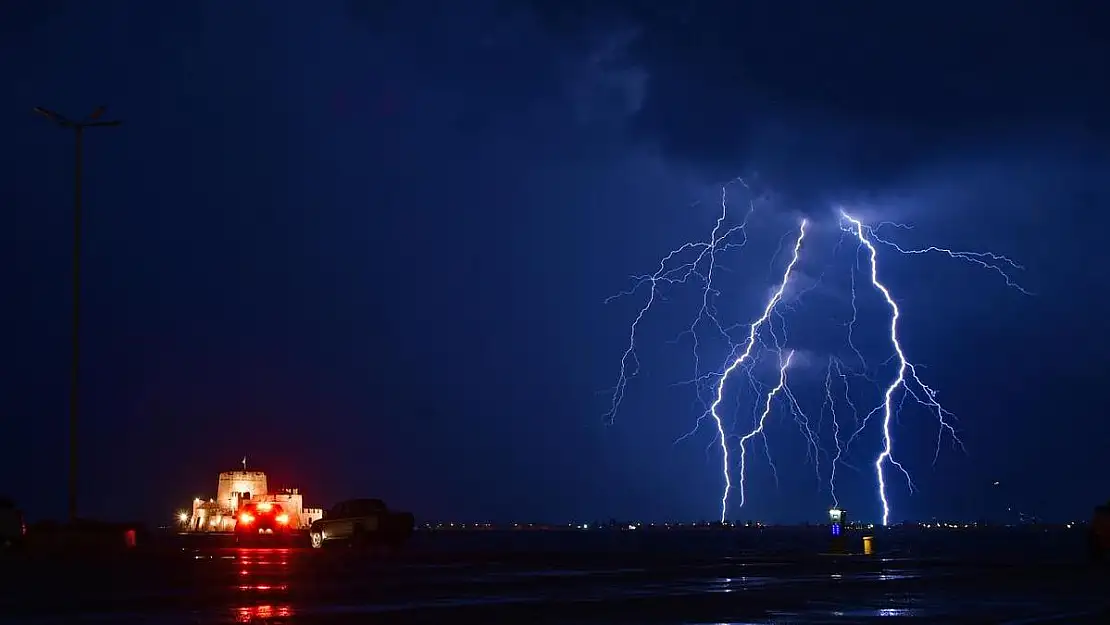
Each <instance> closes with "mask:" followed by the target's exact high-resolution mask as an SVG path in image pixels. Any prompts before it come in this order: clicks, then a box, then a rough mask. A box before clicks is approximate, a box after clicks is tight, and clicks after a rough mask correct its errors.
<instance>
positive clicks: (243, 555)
mask: <svg viewBox="0 0 1110 625" xmlns="http://www.w3.org/2000/svg"><path fill="white" fill-rule="evenodd" d="M290 555H291V550H290V549H282V548H239V549H236V550H235V556H236V557H235V559H236V563H237V564H238V565H239V566H238V567H237V568H238V569H239V571H238V573H239V574H238V575H237V576H236V577H238V579H237V580H236V582H237V583H233V585H234V586H235V588H236V589H238V591H239V592H240V593H247V594H245V595H244V596H242V597H241V601H243V602H244V603H247V604H248V605H240V606H237V607H234V608H232V612H233V614H234V618H235V622H237V623H255V622H263V621H271V620H275V619H277V620H278V622H281V621H284V620H285V619H288V618H290V617H292V616H293V614H294V611H293V606H291V605H289V604H288V603H278V601H281V600H282V599H285V598H286V597H284V596H283V594H284V593H287V592H288V591H289V584H288V583H286V582H288V580H289V577H288V576H289V573H290V571H289V557H290ZM247 576H249V577H247Z"/></svg>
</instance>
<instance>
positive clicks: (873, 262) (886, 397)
mask: <svg viewBox="0 0 1110 625" xmlns="http://www.w3.org/2000/svg"><path fill="white" fill-rule="evenodd" d="M840 214H841V216H842V217H843V218H844V219H845V220H847V221H848V223H849V224H851V230H852V231H853V232H854V234H855V235H856V237H857V238H858V239H859V242H860V244H861V245H863V246H864V247H865V248H867V256H868V260H869V264H870V269H871V272H870V273H871V285H872V286H874V287H875V289H877V290H878V291H879V293H881V294H882V296H883V299H885V300H886V303H887V306H889V307H890V342H891V345H892V346H893V347H894V353H895V356H896V358H897V360H898V371H897V374H896V375H895V376H894V380H893V381H892V382H891V383H890V385H889V386H887V388H886V391H885V392H884V393H883V402H882V404H881V410H882V414H883V422H882V445H883V449H882V451H881V452H880V453H879V455H878V457H877V458H875V473H876V476H877V478H878V481H879V499H880V501H881V502H882V505H883V525H886V524H887V523H888V521H889V519H890V503H889V501H888V500H887V496H886V480H885V477H884V475H883V465H885V464H886V463H890V464H891V465H892V466H894V467H896V468H897V469H898V470H899V471H901V472H902V474H903V475H904V476H905V477H906V481H907V483H908V484H909V485H910V488H911V489H912V488H913V480H912V478H910V474H909V472H908V471H906V469H905V467H903V466H902V465H901V464H899V463H898V461H897V460H895V458H894V440H893V438H892V436H891V433H890V424H891V421H892V420H893V418H894V413H895V408H894V394H895V393H896V392H897V391H898V390H899V389H903V390H904V391H905V392H907V393H909V394H911V395H912V396H913V397H914V398H915V399H917V400H918V401H919V402H921V403H924V404H926V405H928V406H930V407H931V408H933V409H934V410H935V411H936V413H937V418H938V419H939V420H940V424H941V427H943V428H944V429H946V430H948V431H949V433H950V434H951V435H952V437H953V438H954V439H955V440H956V441H959V438H958V437H956V430H955V428H953V427H952V425H951V424H949V423H948V421H947V420H946V417H947V416H950V415H951V413H950V412H948V411H947V410H945V409H944V408H943V407H942V406H941V405H940V404H939V403H937V401H936V398H935V397H936V393H935V391H933V390H932V389H931V388H929V387H928V386H926V385H925V384H924V383H922V382H921V380H920V378H918V377H917V370H916V369H915V368H914V365H913V364H912V363H911V362H910V361H909V360H908V359H907V358H906V354H905V352H904V351H903V349H902V343H901V342H900V341H899V339H898V319H899V318H900V317H901V315H902V311H901V310H899V308H898V304H897V303H895V301H894V298H893V297H892V296H891V294H890V291H889V290H888V289H887V287H886V286H885V285H884V284H883V283H882V282H880V281H879V265H878V252H877V251H876V250H875V246H874V244H872V242H871V240H870V239H868V237H867V235H866V234H865V228H864V226H863V224H862V223H861V222H860V221H859V220H858V219H856V218H854V217H852V216H851V215H849V214H848V213H846V212H844V211H841V213H840ZM907 375H908V377H909V378H910V379H912V380H913V381H914V382H915V383H916V384H917V386H918V387H919V388H920V389H921V390H922V391H923V392H924V399H922V398H921V396H919V395H917V394H916V393H914V392H913V391H912V390H910V389H908V388H907V387H906V378H907ZM872 412H875V411H872ZM865 421H866V419H865Z"/></svg>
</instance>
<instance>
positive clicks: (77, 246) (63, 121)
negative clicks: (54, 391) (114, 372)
mask: <svg viewBox="0 0 1110 625" xmlns="http://www.w3.org/2000/svg"><path fill="white" fill-rule="evenodd" d="M104 108H105V107H103V106H99V107H97V108H96V110H94V111H93V112H92V113H90V114H89V115H88V116H87V117H85V119H83V120H81V121H74V120H71V119H68V118H66V117H63V116H62V115H59V114H58V113H55V112H54V111H51V110H48V109H45V108H42V107H40V106H36V107H35V108H34V111H35V113H38V114H39V115H42V116H43V117H45V118H46V119H48V120H50V121H51V122H53V123H54V124H55V125H57V126H58V127H60V128H65V129H68V130H73V134H74V138H75V141H74V161H73V337H72V339H73V343H72V346H71V347H72V354H71V358H72V361H71V362H70V378H69V384H70V388H69V520H70V521H71V522H73V521H76V520H77V472H78V471H77V457H78V456H77V438H78V437H77V416H78V412H79V406H80V403H79V402H78V398H79V394H78V391H79V390H80V385H79V383H80V375H81V141H82V139H83V138H84V133H85V129H86V128H97V127H102V126H119V125H120V124H121V123H123V122H121V121H119V120H112V121H109V120H103V119H101V117H103V115H104Z"/></svg>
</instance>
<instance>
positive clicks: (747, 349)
mask: <svg viewBox="0 0 1110 625" xmlns="http://www.w3.org/2000/svg"><path fill="white" fill-rule="evenodd" d="M805 238H806V220H804V219H803V220H802V224H801V226H799V227H798V238H797V239H795V240H794V254H793V255H792V256H791V257H790V262H789V263H788V264H787V265H786V270H785V271H783V272H782V280H781V281H780V282H779V286H778V288H777V289H775V292H774V293H773V294H772V295H771V298H770V299H768V300H767V304H766V305H765V306H764V307H763V314H762V315H760V316H759V318H758V319H756V320H755V321H753V322H752V323H751V324H750V325H749V326H748V339H747V340H746V341H745V342H744V349H743V351H741V352H740V354H739V355H736V356H734V357H733V358H732V363H731V364H729V366H728V367H726V368H725V370H724V372H722V373H721V379H720V381H719V382H717V397H716V399H714V400H713V403H712V404H711V405H710V406H709V414H710V416H712V417H713V422H714V423H715V424H716V426H717V434H718V435H719V436H720V442H721V456H722V460H721V462H722V466H723V470H722V473H723V474H724V479H725V489H724V492H723V493H721V522H722V523H724V522H725V520H726V519H727V518H728V495H729V491H731V490H732V476H731V475H730V474H729V470H728V469H729V460H728V443H727V439H726V436H725V426H724V420H723V419H722V418H721V415H720V413H719V412H718V411H719V409H720V407H721V403H722V402H723V401H724V400H725V384H726V383H728V378H729V376H730V375H732V373H733V372H734V371H736V370H737V369H739V368H740V367H741V366H742V365H743V364H744V363H745V362H747V361H748V360H749V359H750V358H751V356H752V349H753V348H754V347H755V342H756V337H757V336H758V334H759V330H760V329H761V328H762V327H763V324H765V323H767V320H768V319H769V318H770V317H771V313H773V312H774V310H775V304H778V303H779V302H780V301H781V300H782V295H783V293H784V292H786V285H787V284H789V282H790V274H791V273H793V271H794V267H795V266H796V265H797V264H798V259H799V258H801V255H802V241H804V240H805ZM733 353H734V354H735V350H734V351H733ZM776 392H777V391H776ZM766 417H767V413H766V412H764V414H763V415H762V416H761V417H760V428H759V431H760V432H762V431H763V430H762V423H763V420H764V419H766ZM748 438H750V437H748ZM746 440H747V439H745V438H741V439H740V443H741V449H742V448H743V443H744V442H746ZM741 455H742V454H741ZM740 479H741V480H743V479H744V469H743V467H741V469H740ZM743 492H744V491H743V489H741V491H740V493H741V494H740V505H741V506H743V505H744V495H743Z"/></svg>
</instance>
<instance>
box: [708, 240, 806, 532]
mask: <svg viewBox="0 0 1110 625" xmlns="http://www.w3.org/2000/svg"><path fill="white" fill-rule="evenodd" d="M795 254H796V253H795ZM793 359H794V350H790V351H789V352H787V353H786V359H785V360H783V361H782V362H781V364H780V365H779V383H778V384H777V385H775V387H774V388H772V389H771V390H770V391H768V392H767V399H766V401H765V402H764V403H763V413H762V414H760V415H759V421H758V422H757V423H756V426H755V428H754V429H752V431H751V432H748V433H747V434H745V435H744V436H742V437H740V507H741V508H743V507H744V482H745V480H746V477H745V474H746V469H747V463H748V451H747V446H746V445H747V443H748V441H750V440H751V439H753V438H755V437H756V436H760V435H762V434H763V426H764V425H765V424H766V423H767V416H768V415H770V414H771V402H772V401H773V400H774V399H775V395H778V394H779V392H781V391H782V389H784V388H786V370H787V368H789V367H790V361H791V360H793ZM722 515H723V513H722ZM722 521H723V519H722Z"/></svg>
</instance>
